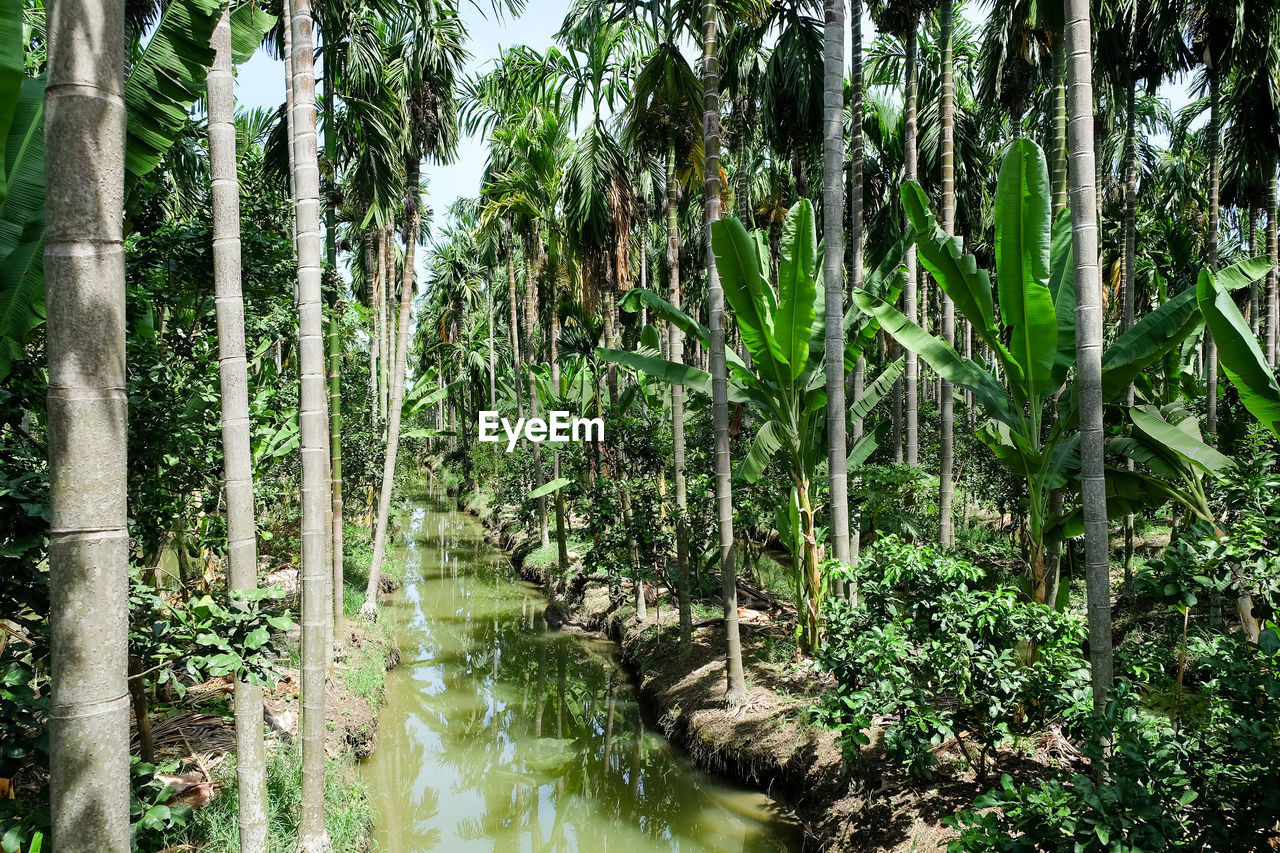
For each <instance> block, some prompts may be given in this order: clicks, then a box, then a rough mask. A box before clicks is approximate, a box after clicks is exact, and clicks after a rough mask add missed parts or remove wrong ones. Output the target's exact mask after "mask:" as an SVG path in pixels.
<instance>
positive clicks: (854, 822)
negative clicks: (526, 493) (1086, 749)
mask: <svg viewBox="0 0 1280 853" xmlns="http://www.w3.org/2000/svg"><path fill="white" fill-rule="evenodd" d="M459 506H460V507H461V508H463V509H466V510H469V511H472V512H473V513H475V514H476V515H477V516H479V517H480V519H481V521H482V522H483V523H484V524H485V527H486V530H487V531H488V533H487V538H488V539H489V541H490V542H491V543H492V544H494V545H496V546H498V547H500V548H502V549H503V550H505V551H506V552H507V553H508V554H509V555H510V556H511V559H512V562H513V564H514V565H515V567H516V568H517V570H518V571H520V573H521V574H522V575H523V576H524V577H525V579H526V580H529V581H532V582H535V583H539V584H541V585H543V587H544V588H545V589H546V590H547V592H548V597H549V598H550V603H549V604H548V615H549V624H554V623H556V622H559V623H560V627H561V629H562V630H576V631H584V632H591V633H597V634H602V635H605V636H607V637H609V638H610V639H612V640H613V641H614V642H616V643H617V644H618V645H619V647H620V648H621V657H622V660H623V663H624V665H625V666H627V668H628V669H629V670H630V672H631V674H632V675H633V676H634V677H635V679H636V681H637V685H638V690H639V694H640V697H641V699H642V701H644V702H646V703H647V704H648V705H649V707H650V709H651V711H652V712H653V713H654V715H655V717H656V719H657V720H658V723H659V726H660V727H661V729H662V730H663V732H664V733H665V734H666V735H667V737H669V738H670V739H671V740H672V741H673V742H674V743H676V744H678V745H679V746H680V747H682V748H683V749H684V750H685V751H686V752H687V753H688V754H689V756H690V757H691V759H692V760H693V762H694V763H695V764H696V765H698V766H699V767H701V768H703V769H705V770H708V771H710V772H713V773H717V774H719V775H721V776H723V777H726V778H729V779H732V780H735V781H738V782H741V783H743V784H746V785H749V786H752V787H755V788H758V789H759V790H762V791H765V792H766V793H768V794H770V795H771V796H773V797H774V798H775V799H777V800H778V801H779V802H781V803H782V804H783V805H785V806H787V807H789V808H790V809H792V810H793V811H794V812H795V814H796V816H797V817H798V818H799V820H800V821H801V823H802V824H803V826H804V830H805V836H806V847H805V849H806V850H822V851H872V850H877V851H907V850H922V851H923V850H937V849H945V844H946V841H947V840H949V838H950V837H952V836H953V833H952V831H951V830H949V829H947V828H946V827H943V826H942V825H941V819H942V818H943V817H944V816H946V815H949V814H952V813H953V812H954V811H956V810H957V809H959V808H964V807H967V806H969V805H970V804H971V803H972V802H973V798H974V796H975V795H976V794H977V793H978V792H979V791H980V788H978V787H977V786H976V785H975V782H974V780H973V777H972V775H971V774H969V773H960V772H957V771H955V770H953V769H949V768H950V765H949V764H948V763H946V762H944V765H943V766H942V767H940V768H939V770H938V772H937V773H936V774H935V776H934V778H933V779H931V780H928V781H927V782H922V781H920V780H914V779H911V778H909V777H906V776H905V775H903V774H901V773H899V772H897V771H896V770H894V769H892V765H891V764H889V763H887V762H886V761H884V760H883V751H882V747H881V744H880V738H879V737H875V738H873V742H872V744H871V745H870V746H869V747H867V748H866V749H865V750H864V751H863V752H862V754H861V755H859V756H855V757H854V761H853V763H850V762H846V760H845V758H844V755H843V753H842V751H841V747H840V743H839V741H838V738H837V736H836V734H835V732H833V731H830V730H827V729H823V728H820V727H818V726H816V725H814V724H812V723H811V722H809V716H808V709H809V708H810V707H811V706H812V705H813V704H814V703H815V701H816V700H817V698H818V697H819V696H820V695H821V694H822V693H823V692H824V690H826V689H828V688H829V687H830V684H829V682H827V681H825V680H824V678H823V677H822V676H821V675H819V674H818V673H815V672H814V671H813V670H812V669H810V668H807V667H800V666H797V665H795V663H794V662H790V661H778V660H777V659H776V649H777V646H772V647H771V642H770V641H771V640H772V639H775V638H777V637H779V636H781V632H782V631H783V630H784V629H781V628H779V627H778V626H777V625H776V624H774V623H773V621H772V620H768V619H760V620H753V621H744V622H743V624H742V640H743V658H744V665H745V668H746V678H747V685H748V688H749V696H748V698H747V701H746V702H745V703H743V704H741V705H738V706H736V707H734V708H728V709H726V707H725V705H724V702H723V699H722V697H723V696H724V691H725V666H724V652H723V649H724V633H723V623H722V622H721V621H720V620H713V619H708V620H702V624H700V623H699V621H698V620H695V631H694V637H693V649H692V652H691V654H690V656H689V657H687V658H681V657H680V656H679V655H678V654H676V653H675V643H676V630H677V613H676V611H675V608H674V607H673V606H672V603H671V600H670V599H669V598H667V597H666V596H665V594H664V595H663V597H662V598H661V599H659V601H658V602H657V605H658V606H654V604H652V603H651V604H650V606H649V607H648V614H647V619H645V620H644V621H643V622H641V621H639V620H637V619H636V610H635V605H634V597H633V595H632V591H631V587H630V583H629V582H623V589H622V593H623V594H622V595H621V596H619V597H618V598H616V599H615V598H613V597H611V595H610V590H609V585H608V583H607V581H606V580H605V579H604V578H603V577H587V576H584V575H583V574H582V572H581V570H580V568H579V567H578V566H576V565H574V566H571V571H570V575H571V580H570V581H569V582H568V583H567V584H563V585H560V584H557V583H555V582H553V581H552V579H551V578H550V577H549V576H548V573H547V572H545V571H544V564H540V563H539V561H537V560H531V559H528V558H529V557H530V555H531V554H532V553H533V552H534V551H535V550H536V547H537V545H538V542H537V541H536V536H531V535H530V534H529V533H528V532H527V531H525V530H523V529H521V528H520V527H519V525H517V524H515V523H513V522H512V521H511V520H510V519H505V520H504V519H502V518H501V517H498V516H496V515H495V514H494V513H493V511H492V510H490V509H489V508H488V507H487V506H485V505H484V504H483V503H476V502H474V501H472V502H467V501H459ZM550 568H551V569H552V570H554V568H555V564H554V562H552V563H551V564H550ZM559 586H563V587H564V588H563V590H561V589H558V587H559ZM664 593H665V590H664ZM771 652H773V657H774V659H773V660H770V657H771Z"/></svg>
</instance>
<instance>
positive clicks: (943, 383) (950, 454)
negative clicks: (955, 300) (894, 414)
mask: <svg viewBox="0 0 1280 853" xmlns="http://www.w3.org/2000/svg"><path fill="white" fill-rule="evenodd" d="M938 14H939V16H940V18H941V30H942V32H941V39H942V84H941V99H940V103H939V104H938V123H939V126H940V128H941V141H942V156H941V160H942V230H943V232H944V233H945V234H946V235H947V236H948V237H953V236H955V233H956V171H955V159H956V154H955V100H956V90H955V40H954V33H955V26H954V25H955V7H954V4H953V3H952V2H951V0H945V1H944V2H943V4H942V7H941V9H940V10H939V12H938ZM938 295H939V296H940V297H941V298H942V338H943V340H945V341H946V342H947V345H948V346H954V345H955V342H956V312H955V306H954V305H953V304H952V302H951V297H949V296H947V294H946V293H945V292H944V291H943V290H942V289H941V288H939V289H938ZM954 404H955V394H954V392H953V391H952V389H951V383H950V382H949V381H947V380H946V379H943V378H941V377H939V379H938V444H939V453H938V543H939V545H941V546H942V547H943V548H950V547H952V546H953V545H955V528H954V526H953V523H952V520H951V502H952V499H953V498H954V497H955V482H954V469H955V457H956V441H955V425H956V419H955V411H954Z"/></svg>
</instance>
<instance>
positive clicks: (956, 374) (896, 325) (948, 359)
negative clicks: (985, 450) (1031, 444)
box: [853, 292, 1022, 430]
mask: <svg viewBox="0 0 1280 853" xmlns="http://www.w3.org/2000/svg"><path fill="white" fill-rule="evenodd" d="M853 301H854V303H855V304H856V305H857V306H858V307H859V308H860V309H862V310H863V311H866V312H867V313H869V314H874V315H875V317H876V319H877V320H879V321H880V325H881V326H883V327H884V330H885V332H886V333H887V334H889V335H891V336H892V337H893V338H894V340H896V341H897V342H898V343H900V344H902V345H903V346H904V347H906V348H907V349H909V350H911V351H912V352H914V353H916V354H917V355H919V356H920V357H921V358H923V359H924V360H925V361H926V362H928V363H929V366H930V367H932V368H933V369H934V370H935V371H936V372H937V374H938V375H939V376H941V377H942V378H944V379H947V380H949V381H950V382H951V383H952V384H953V385H959V386H960V387H961V388H968V389H969V390H970V391H972V392H973V394H974V396H975V397H976V398H977V399H978V401H979V402H980V403H981V404H982V407H983V409H985V410H986V413H987V415H988V416H990V417H992V418H995V419H996V420H999V421H1001V422H1003V423H1005V424H1007V425H1008V426H1009V427H1011V428H1012V429H1014V430H1019V429H1021V428H1022V419H1021V418H1020V417H1019V415H1018V412H1017V410H1016V408H1015V407H1014V405H1013V400H1011V399H1010V398H1009V395H1008V393H1007V392H1006V391H1005V390H1004V387H1003V386H1002V385H1001V384H1000V382H999V381H998V380H997V379H996V378H995V377H994V376H992V375H991V374H990V373H987V372H986V371H985V370H983V369H982V368H981V367H979V366H978V365H977V364H975V363H974V362H973V361H972V360H971V359H968V358H965V357H964V356H962V355H960V354H959V353H957V352H956V351H955V350H954V349H952V348H951V347H949V346H947V345H946V343H945V342H944V341H941V340H939V339H938V338H935V337H933V336H932V335H930V334H929V333H928V332H926V331H924V330H923V329H921V328H920V327H919V326H917V325H916V324H915V323H912V322H911V321H910V320H908V319H907V318H906V317H905V316H904V315H903V314H902V313H901V312H900V311H898V310H897V309H896V308H894V307H893V306H892V305H889V304H888V303H885V302H883V301H881V300H879V299H876V298H875V297H873V296H868V295H867V294H865V293H856V292H855V293H854V294H853Z"/></svg>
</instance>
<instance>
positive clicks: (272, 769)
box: [174, 744, 373, 853]
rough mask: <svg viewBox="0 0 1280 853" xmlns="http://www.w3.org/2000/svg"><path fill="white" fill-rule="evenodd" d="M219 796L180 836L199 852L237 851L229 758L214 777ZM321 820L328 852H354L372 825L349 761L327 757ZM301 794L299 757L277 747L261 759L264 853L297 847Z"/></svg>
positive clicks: (366, 796) (365, 794)
mask: <svg viewBox="0 0 1280 853" xmlns="http://www.w3.org/2000/svg"><path fill="white" fill-rule="evenodd" d="M217 775H218V782H219V783H220V785H221V786H222V792H221V793H220V794H219V795H218V796H217V797H215V798H214V799H213V802H211V803H209V805H207V806H205V807H204V808H202V809H197V810H196V811H195V813H194V814H193V815H192V819H191V823H190V824H188V825H187V827H186V830H185V832H184V833H183V836H184V837H183V838H181V839H175V840H174V843H178V842H179V841H181V842H185V843H188V844H195V845H196V846H197V847H198V848H199V849H200V850H202V851H205V853H239V851H240V825H239V819H240V817H239V816H240V797H239V792H238V791H237V789H236V770H235V758H234V756H232V757H229V758H228V759H227V762H226V764H224V765H223V768H222V769H221V771H220V772H219V773H218V774H217ZM324 791H325V794H324V822H325V827H326V828H327V829H328V830H329V838H330V840H332V842H333V849H334V850H359V849H361V845H362V844H363V843H364V841H365V839H366V838H368V837H369V833H370V830H371V828H372V826H373V800H372V797H371V795H370V792H369V786H368V785H367V784H365V782H364V780H363V779H361V778H360V774H359V773H357V772H356V768H355V759H354V758H351V757H346V758H340V759H331V760H330V761H329V762H328V763H327V764H326V765H325V786H324ZM301 796H302V754H301V752H300V751H299V748H298V747H297V746H296V745H295V744H283V745H281V746H279V747H278V748H276V749H275V750H274V751H273V752H272V753H271V754H270V756H269V757H268V758H267V821H268V829H267V853H293V850H294V848H295V847H296V846H297V844H298V814H299V810H300V808H301Z"/></svg>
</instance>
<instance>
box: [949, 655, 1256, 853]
mask: <svg viewBox="0 0 1280 853" xmlns="http://www.w3.org/2000/svg"><path fill="white" fill-rule="evenodd" d="M1235 646H1236V648H1237V649H1239V644H1238V643H1237V644H1235ZM1249 657H1252V656H1251V655H1250V656H1249ZM1232 660H1233V661H1235V662H1236V664H1237V665H1236V666H1233V669H1234V670H1235V671H1237V672H1238V671H1239V670H1240V669H1241V664H1242V663H1243V660H1244V659H1242V658H1239V657H1234V658H1232ZM1221 662H1222V661H1219V662H1218V663H1221ZM1259 663H1262V667H1263V668H1264V669H1265V668H1266V667H1269V668H1270V672H1271V675H1270V676H1269V677H1267V678H1266V680H1265V682H1264V683H1258V682H1256V680H1255V681H1254V682H1253V683H1251V684H1250V685H1248V687H1249V688H1254V689H1249V690H1247V692H1245V693H1243V694H1240V693H1237V694H1236V698H1237V700H1242V701H1233V702H1231V703H1230V704H1231V709H1230V712H1229V713H1227V714H1223V715H1222V716H1220V717H1218V718H1217V719H1215V720H1213V721H1212V722H1210V723H1208V724H1205V725H1185V724H1184V725H1181V726H1180V725H1178V724H1177V722H1171V721H1170V720H1169V719H1168V718H1167V717H1164V716H1160V715H1157V714H1151V713H1149V712H1147V711H1145V710H1144V709H1143V707H1142V705H1143V702H1142V699H1141V695H1140V692H1139V691H1138V690H1137V688H1136V685H1133V684H1129V683H1123V682H1122V683H1120V684H1119V685H1117V688H1116V690H1115V692H1114V696H1115V698H1113V699H1112V701H1111V702H1110V703H1109V704H1108V706H1107V709H1106V713H1105V716H1104V717H1103V718H1102V719H1100V720H1099V719H1096V718H1094V719H1092V720H1091V721H1090V727H1091V729H1092V730H1091V731H1090V732H1089V734H1090V737H1088V738H1087V739H1085V740H1084V741H1083V743H1084V747H1083V751H1084V753H1085V755H1086V756H1087V757H1088V758H1089V759H1090V762H1091V763H1090V765H1089V768H1088V772H1076V773H1073V774H1070V776H1069V777H1067V778H1052V779H1048V780H1041V781H1038V782H1032V783H1026V784H1022V785H1018V784H1015V783H1014V782H1013V780H1012V779H1011V778H1010V777H1008V776H1004V777H1003V778H1002V779H1001V784H1000V787H999V788H997V789H995V790H993V791H990V792H988V793H987V794H985V795H983V796H982V797H979V798H978V799H977V800H976V801H975V802H974V808H973V809H972V810H965V811H963V812H961V813H960V814H958V815H957V816H955V817H954V818H947V819H944V822H945V823H948V824H949V825H951V826H954V827H955V828H957V829H959V830H960V836H959V838H957V839H956V840H954V841H952V842H951V844H950V845H949V846H948V850H949V851H951V853H995V851H1001V853H1006V851H1007V853H1032V851H1039V850H1076V851H1081V853H1147V851H1163V850H1185V851H1252V850H1259V849H1266V848H1267V845H1268V841H1269V840H1270V841H1271V843H1274V841H1275V839H1276V838H1277V837H1280V836H1278V834H1277V830H1276V821H1277V819H1278V818H1280V791H1277V789H1276V786H1275V785H1274V784H1272V781H1273V779H1274V768H1275V762H1276V760H1277V758H1278V757H1280V755H1278V754H1277V753H1278V751H1277V747H1276V738H1275V735H1276V731H1277V729H1276V723H1277V712H1276V711H1275V707H1276V698H1277V696H1278V695H1280V693H1278V692H1277V691H1278V689H1280V682H1277V680H1276V678H1275V661H1274V659H1272V660H1271V661H1270V662H1262V661H1259V660H1258V659H1256V658H1253V659H1252V660H1250V661H1249V663H1247V664H1243V668H1245V669H1247V670H1249V671H1250V672H1251V673H1252V674H1253V675H1254V676H1255V677H1256V676H1257V675H1261V674H1262V672H1263V670H1260V668H1259ZM1244 686H1245V685H1243V684H1241V683H1239V682H1236V683H1233V684H1231V685H1219V686H1217V687H1215V688H1211V689H1213V690H1215V692H1217V693H1218V695H1219V697H1223V698H1225V696H1226V695H1227V694H1230V693H1231V692H1232V691H1234V690H1239V689H1240V688H1242V687H1244ZM1257 688H1261V692H1258V690H1257ZM1250 703H1253V704H1255V705H1258V704H1260V705H1261V706H1262V707H1253V708H1252V709H1250V707H1249V705H1250ZM1242 712H1243V713H1242ZM1098 744H1109V746H1106V747H1103V746H1099V745H1098Z"/></svg>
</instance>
